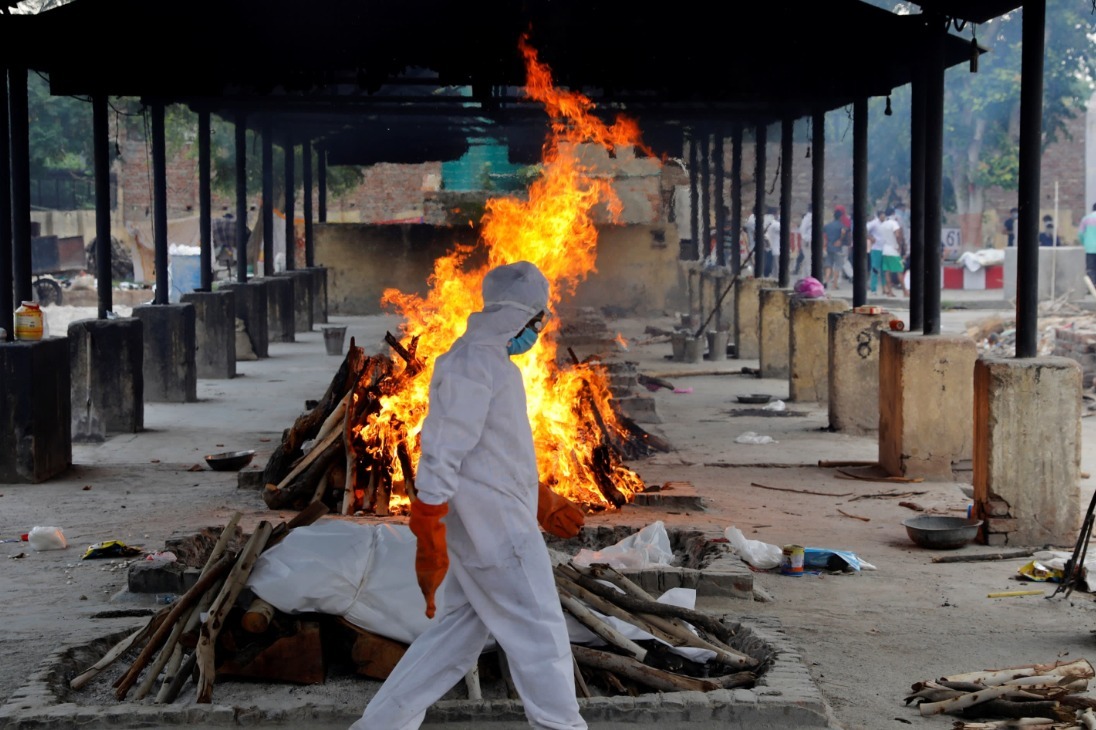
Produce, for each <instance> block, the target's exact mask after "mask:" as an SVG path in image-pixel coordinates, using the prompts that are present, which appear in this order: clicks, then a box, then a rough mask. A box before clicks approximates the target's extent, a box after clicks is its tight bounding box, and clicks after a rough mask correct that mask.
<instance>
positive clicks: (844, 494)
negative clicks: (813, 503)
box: [750, 482, 852, 497]
mask: <svg viewBox="0 0 1096 730" xmlns="http://www.w3.org/2000/svg"><path fill="white" fill-rule="evenodd" d="M750 486H751V487H760V488H761V489H771V490H773V491H774V492H794V493H796V494H815V495H818V496H819V497H851V496H852V492H842V493H841V494H834V493H833V492H814V491H811V490H810V489H789V488H788V487H770V486H768V485H766V484H758V483H757V482H750Z"/></svg>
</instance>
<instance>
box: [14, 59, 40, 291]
mask: <svg viewBox="0 0 1096 730" xmlns="http://www.w3.org/2000/svg"><path fill="white" fill-rule="evenodd" d="M8 78H9V82H8V83H9V85H10V89H9V91H8V103H9V104H10V105H11V109H10V112H9V115H10V116H9V119H10V128H9V132H10V133H11V233H12V257H11V260H12V278H13V281H14V286H15V301H16V302H29V301H31V300H32V299H34V290H33V289H32V287H31V260H30V238H31V235H30V232H31V226H30V109H29V102H28V100H27V69H26V68H23V67H16V68H13V69H11V71H10V74H9V77H8Z"/></svg>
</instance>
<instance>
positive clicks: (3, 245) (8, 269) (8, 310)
mask: <svg viewBox="0 0 1096 730" xmlns="http://www.w3.org/2000/svg"><path fill="white" fill-rule="evenodd" d="M10 138H11V136H10V132H9V124H8V69H7V68H3V69H0V140H8V139H10ZM11 244H12V237H11V147H10V146H9V145H6V144H0V328H3V330H4V332H5V333H6V334H5V336H4V337H0V342H3V341H5V340H7V341H8V342H10V341H11V340H13V339H15V288H14V286H13V283H12V265H11V262H12V245H11Z"/></svg>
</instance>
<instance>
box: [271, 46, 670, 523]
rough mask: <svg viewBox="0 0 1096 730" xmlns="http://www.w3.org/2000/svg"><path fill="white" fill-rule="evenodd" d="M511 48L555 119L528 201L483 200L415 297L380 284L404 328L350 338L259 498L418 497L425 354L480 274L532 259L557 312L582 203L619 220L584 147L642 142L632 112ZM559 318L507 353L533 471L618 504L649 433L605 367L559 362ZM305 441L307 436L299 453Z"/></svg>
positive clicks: (591, 249)
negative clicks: (360, 345) (517, 371)
mask: <svg viewBox="0 0 1096 730" xmlns="http://www.w3.org/2000/svg"><path fill="white" fill-rule="evenodd" d="M521 49H522V52H523V53H524V55H525V59H526V66H527V72H528V84H527V86H526V89H527V93H528V94H529V96H530V97H531V98H533V99H534V100H537V101H539V102H541V103H543V104H544V106H545V108H546V110H547V111H548V114H549V116H550V118H551V130H552V131H551V134H550V135H549V136H548V139H547V141H546V143H545V145H544V159H543V164H542V174H541V176H540V177H539V178H538V179H537V180H536V181H535V182H534V183H533V184H532V185H531V186H530V189H529V193H528V197H527V198H526V199H517V198H493V199H490V200H488V201H487V204H486V212H485V214H484V216H483V218H482V220H481V243H482V245H481V246H476V247H457V248H456V249H455V250H453V251H452V252H451V253H449V254H448V255H446V256H444V257H442V258H440V259H439V260H438V261H436V262H435V266H434V271H433V273H432V274H431V276H430V278H429V280H428V284H429V287H430V290H429V293H428V295H427V296H426V297H425V298H422V297H419V296H416V295H412V294H404V293H402V292H400V291H397V290H393V289H389V290H387V291H386V292H385V293H384V296H383V303H384V304H385V305H386V306H388V307H390V308H392V309H393V310H394V311H395V312H397V313H399V314H400V315H402V316H403V325H402V328H401V336H400V337H398V338H397V337H396V336H394V335H389V337H388V338H387V341H388V344H389V345H390V346H391V348H392V350H393V351H394V353H395V357H394V358H393V359H389V358H388V357H383V356H380V357H364V355H363V354H362V353H361V351H360V350H356V349H355V348H353V347H352V348H351V352H350V354H349V355H348V356H347V361H346V362H344V363H343V367H342V368H341V369H340V371H339V373H338V374H337V375H336V377H335V380H334V381H333V382H332V384H331V387H330V388H329V389H328V392H327V394H325V396H324V398H323V400H322V401H321V403H320V405H319V406H317V407H316V408H315V409H314V410H313V411H312V412H311V413H308V414H305V415H304V416H302V417H301V418H299V419H298V420H297V423H295V424H294V426H293V428H292V429H290V430H289V432H288V434H287V435H286V438H285V439H284V441H283V442H282V444H281V445H280V446H279V448H278V449H277V450H276V452H275V453H274V455H273V456H272V457H271V459H270V461H269V463H268V464H267V466H266V469H265V471H264V481H265V483H266V485H267V487H266V490H265V492H264V497H265V500H266V502H267V504H268V505H269V506H270V507H272V508H275V509H280V508H285V507H297V508H299V507H301V506H302V505H304V504H308V503H309V502H310V501H314V500H323V501H325V502H326V503H329V504H330V506H331V507H332V509H333V511H334V512H336V513H340V514H354V513H358V512H365V513H372V514H377V515H387V514H390V513H392V512H393V511H399V510H401V508H403V507H404V506H406V505H407V504H408V503H409V499H412V498H413V497H414V474H415V468H416V465H417V463H418V456H419V451H418V437H419V431H420V429H421V427H422V422H423V419H424V418H425V416H426V410H427V393H428V387H429V383H430V375H431V372H432V368H433V363H434V360H435V358H437V357H438V356H439V355H441V354H443V353H444V352H445V351H446V350H447V349H448V348H449V347H450V345H451V344H452V343H453V341H454V340H456V339H457V337H459V336H460V334H461V333H462V329H463V326H464V323H465V321H466V320H467V318H468V315H469V314H471V313H472V312H475V311H478V310H479V309H480V308H481V307H482V299H481V295H480V287H481V283H482V281H483V278H484V276H485V275H486V273H487V272H488V271H489V270H490V269H492V268H494V267H495V266H498V265H501V264H506V263H511V262H514V261H518V260H525V261H530V262H532V263H533V264H535V265H536V266H537V268H539V269H540V270H541V271H542V272H543V273H544V275H545V276H546V277H547V278H548V280H549V281H550V282H551V293H550V300H549V307H550V308H551V309H553V310H554V309H557V308H558V305H559V303H560V302H561V300H562V299H563V298H564V297H565V296H568V295H570V294H573V293H574V291H575V288H576V287H577V285H578V284H579V283H580V282H581V281H582V280H584V279H585V278H586V277H587V276H588V275H589V274H590V273H592V272H594V271H596V268H595V259H596V247H597V231H596V228H595V226H594V223H593V218H592V211H593V209H594V208H595V206H599V205H603V206H605V207H606V209H607V210H608V211H609V212H610V214H611V215H612V216H613V217H614V218H615V217H616V216H617V215H619V212H620V210H621V203H620V200H619V199H618V198H617V197H616V195H615V193H614V191H613V189H612V185H611V179H610V177H609V176H608V175H607V174H606V173H604V172H602V173H598V174H595V172H594V171H592V170H591V169H590V167H589V166H588V165H585V164H584V162H583V158H584V154H588V153H589V150H590V149H591V148H595V147H596V148H602V149H606V150H609V151H610V153H612V152H613V151H614V150H615V149H616V148H617V147H622V146H626V147H628V148H635V147H638V148H640V149H643V150H644V151H646V152H647V153H648V154H649V153H650V150H647V149H646V148H645V147H643V145H642V142H641V140H640V137H639V130H638V128H637V127H636V125H635V123H634V122H632V121H630V120H628V119H624V118H620V119H618V120H617V121H616V122H615V123H613V124H612V125H607V124H606V123H605V122H603V121H601V120H600V119H598V118H597V117H595V116H594V115H593V114H592V113H591V108H592V103H591V102H590V100H589V99H587V98H586V97H584V96H582V95H581V94H577V93H574V92H564V91H559V90H557V89H555V88H554V87H553V86H552V83H551V75H550V73H549V71H548V69H547V68H546V67H544V66H543V65H541V64H540V63H539V62H538V61H537V57H536V53H535V51H534V50H533V49H531V48H530V47H528V46H527V45H525V44H524V43H523V44H522V46H521ZM602 154H603V153H602ZM473 262H475V263H473ZM558 328H559V321H558V318H553V319H549V321H548V323H547V327H546V328H545V331H544V332H542V333H541V345H540V346H539V347H537V348H536V349H535V350H533V351H532V352H530V353H528V354H527V355H525V356H523V357H521V358H518V359H516V360H515V362H516V363H517V364H518V366H519V367H520V368H521V370H522V375H523V377H524V380H525V386H526V394H527V400H528V408H529V417H530V422H531V425H532V428H533V437H534V441H535V442H536V447H537V455H538V456H537V458H538V468H539V472H540V475H541V480H542V481H543V482H544V483H546V484H547V485H549V486H550V487H551V488H552V489H553V490H555V491H557V492H559V493H561V494H563V495H564V496H566V497H568V498H569V499H571V500H572V501H573V502H576V503H578V504H581V505H586V506H588V507H590V508H594V509H614V508H619V507H621V506H622V505H624V504H626V503H627V502H629V501H631V499H632V496H633V495H634V494H635V493H636V492H637V491H642V490H643V487H644V485H643V483H642V481H641V480H640V479H639V477H638V476H637V475H636V474H635V473H634V472H632V471H631V470H629V469H627V468H626V467H624V466H623V465H622V464H621V459H622V458H628V457H632V456H636V455H640V454H643V453H649V449H650V448H651V444H652V443H653V442H652V440H651V439H650V437H649V435H647V434H646V433H644V432H643V431H642V429H639V428H638V427H636V426H635V424H633V423H631V422H629V421H628V420H627V419H623V418H621V417H620V416H619V415H618V414H617V413H616V412H615V410H614V408H613V407H612V395H611V392H610V389H609V383H608V378H607V377H606V374H605V372H604V369H603V368H600V367H598V365H597V364H596V363H593V364H591V363H585V362H579V361H578V359H577V358H576V357H574V355H573V353H572V354H571V357H570V358H569V359H568V360H567V361H565V362H564V363H563V364H562V365H561V364H560V362H559V359H558V357H557V355H559V354H560V353H558V352H557V349H558V346H557V342H556V340H555V337H554V333H556V332H558ZM306 442H311V444H310V445H311V446H312V448H311V450H310V451H309V452H308V453H307V454H305V453H304V449H303V448H302V447H304V446H305V444H306ZM340 455H341V458H340Z"/></svg>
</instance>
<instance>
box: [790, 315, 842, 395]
mask: <svg viewBox="0 0 1096 730" xmlns="http://www.w3.org/2000/svg"><path fill="white" fill-rule="evenodd" d="M789 305H790V309H789V316H788V397H789V399H790V400H792V401H797V402H810V403H825V402H826V401H827V400H829V397H830V377H829V372H830V371H829V362H830V316H832V315H833V314H836V313H838V312H844V311H845V310H847V309H848V308H849V303H848V302H847V301H845V300H844V299H804V298H803V297H798V296H794V295H793V296H792V297H790V301H789Z"/></svg>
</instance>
